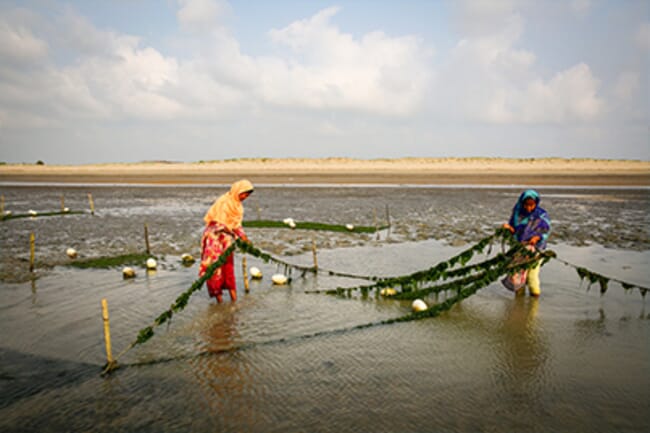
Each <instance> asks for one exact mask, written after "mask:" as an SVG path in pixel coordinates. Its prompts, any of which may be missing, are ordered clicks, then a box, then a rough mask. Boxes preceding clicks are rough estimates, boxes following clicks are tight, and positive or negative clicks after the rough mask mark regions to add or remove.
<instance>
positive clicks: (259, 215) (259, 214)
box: [257, 205, 262, 221]
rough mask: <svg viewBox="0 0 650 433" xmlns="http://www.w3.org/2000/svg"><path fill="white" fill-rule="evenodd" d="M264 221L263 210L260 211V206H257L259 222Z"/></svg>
mask: <svg viewBox="0 0 650 433" xmlns="http://www.w3.org/2000/svg"><path fill="white" fill-rule="evenodd" d="M261 219H262V210H261V209H260V205H257V220H258V221H259V220H261Z"/></svg>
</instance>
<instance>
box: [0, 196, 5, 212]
mask: <svg viewBox="0 0 650 433" xmlns="http://www.w3.org/2000/svg"><path fill="white" fill-rule="evenodd" d="M4 214H5V196H4V194H3V195H0V217H3V216H4Z"/></svg>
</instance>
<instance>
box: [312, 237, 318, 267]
mask: <svg viewBox="0 0 650 433" xmlns="http://www.w3.org/2000/svg"><path fill="white" fill-rule="evenodd" d="M311 251H312V253H313V255H314V269H316V270H318V257H317V256H316V241H315V240H314V238H313V237H312V238H311Z"/></svg>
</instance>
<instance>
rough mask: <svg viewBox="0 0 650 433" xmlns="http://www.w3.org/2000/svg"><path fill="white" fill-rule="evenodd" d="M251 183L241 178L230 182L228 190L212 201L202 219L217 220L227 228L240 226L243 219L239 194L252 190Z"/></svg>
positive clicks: (208, 221)
mask: <svg viewBox="0 0 650 433" xmlns="http://www.w3.org/2000/svg"><path fill="white" fill-rule="evenodd" d="M252 190H253V184H252V183H250V182H249V181H248V180H246V179H242V180H240V181H237V182H235V183H233V184H232V186H231V187H230V191H228V192H227V193H225V194H223V195H222V196H221V197H219V198H218V199H217V201H215V202H214V204H213V205H212V207H210V210H208V212H207V213H206V214H205V216H204V217H203V220H204V221H205V223H206V224H210V223H211V222H218V223H221V224H223V225H225V226H226V227H227V228H228V229H229V230H235V229H238V228H240V227H241V222H242V220H243V219H244V206H243V205H242V203H241V200H239V194H241V193H242V192H246V191H252Z"/></svg>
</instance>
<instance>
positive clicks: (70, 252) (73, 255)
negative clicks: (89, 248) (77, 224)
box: [65, 248, 77, 259]
mask: <svg viewBox="0 0 650 433" xmlns="http://www.w3.org/2000/svg"><path fill="white" fill-rule="evenodd" d="M65 253H66V254H67V255H68V257H70V258H71V259H76V258H77V250H75V249H74V248H68V249H67V250H65Z"/></svg>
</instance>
